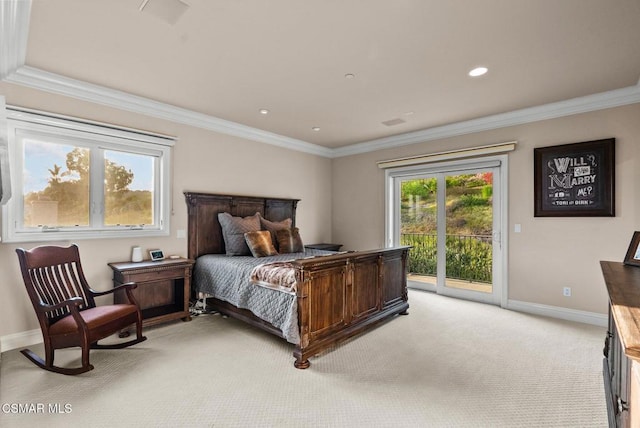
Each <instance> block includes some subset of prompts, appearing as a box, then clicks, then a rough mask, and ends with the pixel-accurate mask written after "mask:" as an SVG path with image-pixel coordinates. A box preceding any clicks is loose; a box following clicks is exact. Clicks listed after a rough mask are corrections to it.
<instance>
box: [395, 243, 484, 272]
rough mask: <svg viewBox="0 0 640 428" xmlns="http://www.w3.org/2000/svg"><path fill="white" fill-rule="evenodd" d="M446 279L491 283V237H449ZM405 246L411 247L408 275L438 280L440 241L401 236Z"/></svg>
mask: <svg viewBox="0 0 640 428" xmlns="http://www.w3.org/2000/svg"><path fill="white" fill-rule="evenodd" d="M446 239H447V243H446V251H447V278H455V279H462V280H466V281H474V282H486V283H491V282H492V277H491V272H492V269H493V266H492V253H493V247H492V242H491V236H477V235H476V236H468V235H447V237H446ZM400 243H401V244H402V245H411V246H412V247H413V248H412V249H411V251H410V252H409V272H410V273H415V274H419V275H430V276H435V275H436V271H437V263H436V260H437V237H436V236H435V235H427V234H421V233H407V234H401V235H400Z"/></svg>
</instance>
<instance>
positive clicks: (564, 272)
mask: <svg viewBox="0 0 640 428" xmlns="http://www.w3.org/2000/svg"><path fill="white" fill-rule="evenodd" d="M0 94H2V95H4V96H5V97H6V99H7V103H8V104H13V105H18V106H24V107H29V108H35V109H40V110H45V111H50V112H54V113H60V114H66V115H72V116H77V117H82V118H87V119H92V120H97V121H103V122H110V123H114V124H117V125H122V126H127V127H133V128H139V129H146V130H150V131H155V132H160V133H166V134H170V135H175V136H177V137H178V142H177V144H176V146H175V147H174V150H173V189H172V195H173V214H172V217H171V236H169V237H166V238H146V239H130V240H125V239H107V240H81V241H78V244H79V245H80V249H81V254H82V258H83V263H84V265H85V271H86V273H87V276H88V277H89V280H90V282H92V283H93V284H94V286H95V288H97V289H106V288H108V287H110V286H111V272H110V269H109V268H108V267H107V265H106V263H108V262H110V261H120V260H127V259H128V258H129V252H130V248H131V246H133V245H141V246H142V247H143V248H147V249H148V248H152V247H153V248H162V249H164V250H165V253H167V254H174V253H175V254H181V255H185V254H186V245H187V242H186V239H177V238H176V231H177V230H178V229H186V205H185V203H184V197H183V194H182V192H183V191H186V190H188V191H203V192H220V193H237V194H247V195H272V196H280V197H293V198H300V199H301V200H302V201H301V203H300V204H299V208H298V225H299V226H300V228H301V231H302V233H303V239H304V240H305V242H312V241H314V242H320V241H334V242H340V243H342V244H344V245H345V247H344V248H345V249H370V248H376V247H383V246H384V172H383V171H382V170H380V169H378V167H377V165H376V161H379V160H385V159H392V158H397V157H403V156H414V155H420V154H425V153H433V152H439V151H443V150H450V149H459V148H467V147H473V146H478V145H484V144H491V143H498V142H504V141H511V140H517V141H518V146H517V149H516V151H515V152H513V153H511V154H509V192H508V197H509V253H508V259H509V277H508V295H509V299H513V300H518V301H523V302H528V303H539V304H543V305H552V306H559V307H566V308H570V309H576V310H580V311H589V312H596V313H605V312H606V302H607V298H606V293H605V290H604V283H603V281H602V276H601V273H600V270H599V266H598V261H599V260H603V259H606V260H622V258H623V256H624V253H625V251H626V248H627V245H628V244H629V240H630V238H631V234H632V233H633V231H634V230H638V229H640V219H639V218H638V214H640V195H638V193H637V189H636V183H638V182H639V179H640V165H638V159H640V120H639V119H640V105H639V104H636V105H632V106H626V107H620V108H615V109H609V110H604V111H599V112H592V113H586V114H582V115H576V116H571V117H566V118H560V119H554V120H547V121H541V122H536V123H532V124H526V125H520V126H513V127H509V128H503V129H498V130H493V131H487V132H481V133H476V134H471V135H465V136H461V137H455V138H449V139H443V140H438V141H430V142H425V143H421V144H413V145H410V146H404V147H401V148H396V149H389V150H380V151H377V152H372V153H367V154H362V155H355V156H347V157H342V158H337V159H333V160H330V159H326V158H322V157H319V156H314V155H309V154H305V153H300V152H297V151H291V150H286V149H283V148H279V147H275V146H271V145H266V144H262V143H256V142H252V141H247V140H244V139H241V138H234V137H230V136H226V135H221V134H217V133H215V132H210V131H205V130H202V129H199V128H194V127H189V126H183V125H179V124H175V123H172V122H169V121H164V120H159V119H154V118H150V117H146V116H142V115H138V114H132V113H129V112H126V111H120V110H117V109H112V108H107V107H104V106H100V105H96V104H92V103H86V102H81V101H78V100H74V99H69V98H66V97H62V96H58V95H53V94H48V93H44V92H41V91H37V90H33V89H28V88H23V87H19V86H14V85H9V84H6V83H0ZM608 137H615V138H616V217H615V218H604V217H600V218H534V217H533V148H534V147H542V146H550V145H555V144H563V143H573V142H580V141H588V140H595V139H599V138H608ZM328 177H333V179H332V180H331V179H328ZM516 223H519V224H521V225H522V233H519V234H516V233H513V232H512V231H513V225H514V224H516ZM67 243H68V242H61V243H60V244H65V245H66V244H67ZM35 245H36V244H33V243H30V244H27V245H25V247H28V248H30V247H32V246H35ZM18 246H19V245H17V244H7V243H0V288H1V289H2V294H1V295H0V296H1V298H0V337H2V336H7V335H12V334H16V333H22V332H25V331H28V330H31V329H35V328H37V323H36V319H35V316H34V315H33V312H32V310H31V308H30V306H29V305H30V303H29V302H28V300H27V298H26V293H25V291H24V287H23V285H22V282H21V279H20V274H19V269H18V263H17V258H16V255H15V251H14V250H15V248H17V247H18ZM564 286H570V287H572V291H573V296H572V297H571V298H565V297H563V296H562V287H564Z"/></svg>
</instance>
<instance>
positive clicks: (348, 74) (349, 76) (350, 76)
mask: <svg viewBox="0 0 640 428" xmlns="http://www.w3.org/2000/svg"><path fill="white" fill-rule="evenodd" d="M354 77H356V75H355V74H353V73H347V74H345V75H344V78H345V79H353V78H354Z"/></svg>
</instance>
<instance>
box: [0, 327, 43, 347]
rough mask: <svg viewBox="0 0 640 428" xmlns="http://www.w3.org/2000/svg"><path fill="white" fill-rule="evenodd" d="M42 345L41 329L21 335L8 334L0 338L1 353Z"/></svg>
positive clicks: (24, 332) (21, 333)
mask: <svg viewBox="0 0 640 428" xmlns="http://www.w3.org/2000/svg"><path fill="white" fill-rule="evenodd" d="M37 343H42V332H41V331H40V329H39V328H37V329H35V330H29V331H23V332H20V333H13V334H7V335H6V336H2V337H0V352H5V351H10V350H12V349H16V348H22V347H24V346H31V345H35V344H37Z"/></svg>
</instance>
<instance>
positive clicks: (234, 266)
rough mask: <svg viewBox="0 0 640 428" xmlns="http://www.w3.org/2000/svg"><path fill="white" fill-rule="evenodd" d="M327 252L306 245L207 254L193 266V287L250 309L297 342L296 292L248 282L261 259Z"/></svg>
mask: <svg viewBox="0 0 640 428" xmlns="http://www.w3.org/2000/svg"><path fill="white" fill-rule="evenodd" d="M328 254H332V252H330V251H322V250H312V249H307V250H306V252H304V253H291V254H280V255H277V256H271V257H262V258H255V257H251V256H227V255H224V254H207V255H203V256H200V257H198V259H197V260H196V264H195V267H194V270H193V287H194V290H195V291H196V292H198V293H206V294H208V295H210V296H213V297H215V298H217V299H220V300H224V301H226V302H229V303H231V304H232V305H234V306H236V307H238V308H243V309H248V310H250V311H251V312H253V314H254V315H256V316H257V317H259V318H260V319H263V320H265V321H267V322H269V323H271V324H272V325H273V326H274V327H277V328H279V329H280V330H281V331H282V333H283V336H284V338H285V339H286V340H287V341H288V342H290V343H293V344H296V345H297V344H298V343H299V342H300V335H299V331H298V302H297V299H296V295H295V293H290V292H287V291H282V290H276V289H273V288H267V287H260V286H257V285H254V284H251V283H250V277H251V271H252V270H253V268H254V267H256V266H258V265H260V264H264V263H271V262H282V261H290V260H295V259H301V258H305V257H314V256H320V255H328Z"/></svg>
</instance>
